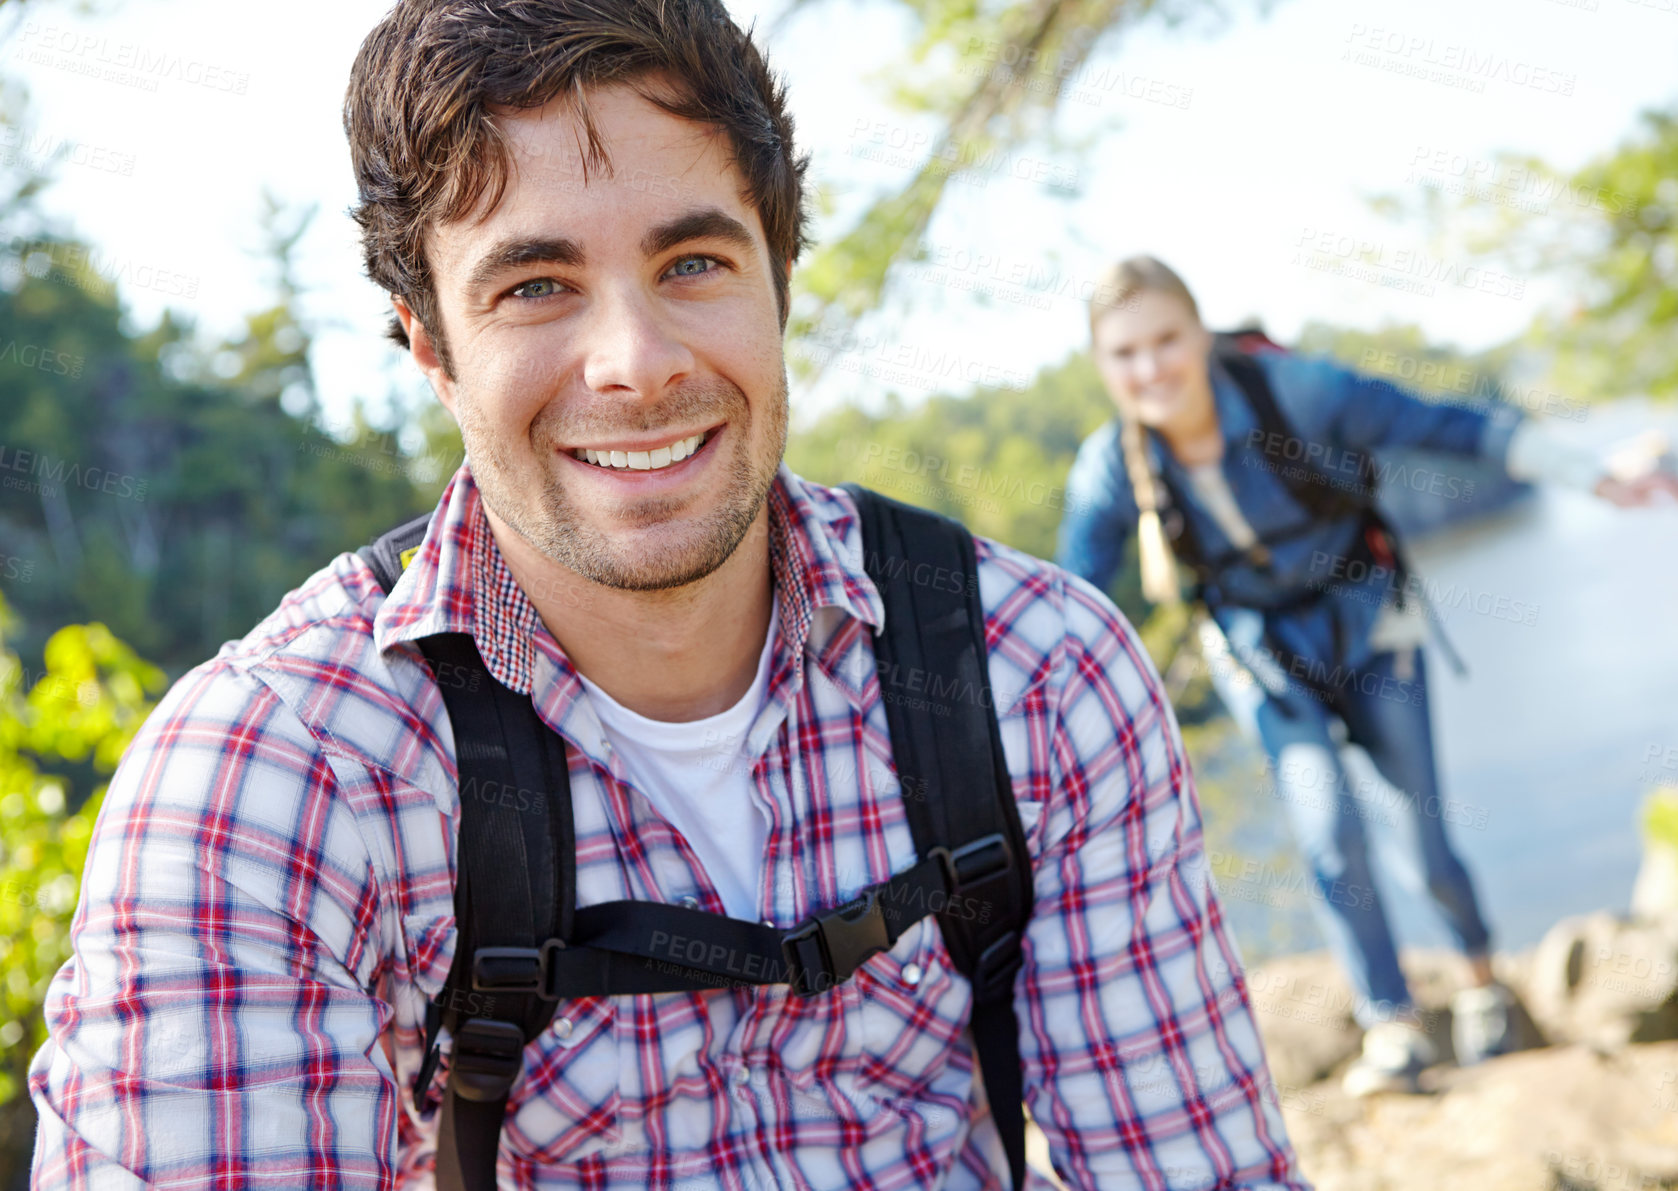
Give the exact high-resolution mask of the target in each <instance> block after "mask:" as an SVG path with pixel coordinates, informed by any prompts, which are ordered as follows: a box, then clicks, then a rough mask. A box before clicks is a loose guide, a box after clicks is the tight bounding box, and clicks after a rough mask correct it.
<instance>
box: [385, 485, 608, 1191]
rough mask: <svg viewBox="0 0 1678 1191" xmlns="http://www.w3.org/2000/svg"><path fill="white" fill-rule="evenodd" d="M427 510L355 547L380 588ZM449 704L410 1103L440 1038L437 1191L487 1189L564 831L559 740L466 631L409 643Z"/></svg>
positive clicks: (570, 868) (571, 869)
mask: <svg viewBox="0 0 1678 1191" xmlns="http://www.w3.org/2000/svg"><path fill="white" fill-rule="evenodd" d="M429 522H430V514H426V515H425V516H422V517H417V518H415V519H414V520H412V521H410V522H408V523H406V524H404V525H401V526H398V527H397V528H395V529H393V530H391V531H389V532H388V533H385V534H383V535H382V536H381V537H380V538H379V539H378V540H377V541H375V542H373V543H372V544H371V545H369V546H366V547H363V548H362V549H361V550H360V551H359V552H358V553H359V554H360V555H361V557H362V558H363V559H364V560H365V561H366V562H367V564H368V565H369V566H370V567H371V568H372V570H373V573H374V575H375V576H376V577H377V578H378V580H379V584H380V586H381V587H383V588H384V590H385V591H386V593H387V594H388V593H389V591H390V590H391V588H393V587H394V586H395V585H396V580H397V579H398V578H399V577H400V576H401V573H402V570H403V569H404V568H405V567H406V565H407V563H408V561H409V559H410V558H412V557H413V553H414V551H415V550H416V549H417V548H418V546H419V544H420V542H421V541H422V540H423V538H424V536H425V530H426V527H427V525H428V524H429ZM419 646H420V649H421V651H422V653H423V654H424V655H425V659H426V663H427V665H428V666H429V668H430V670H431V673H432V676H433V677H434V678H435V679H436V681H437V687H438V690H439V692H440V693H441V694H442V696H443V703H444V706H445V707H446V708H447V710H448V717H449V723H450V726H451V728H452V729H453V734H454V740H455V758H456V768H457V770H458V774H459V788H460V830H459V835H458V843H457V851H458V854H457V856H456V863H455V872H456V880H455V895H454V903H455V920H456V940H455V954H454V961H453V963H452V965H451V966H450V968H449V974H448V977H447V979H446V981H445V982H444V986H443V991H442V993H441V994H440V995H439V996H438V997H437V999H436V1000H435V1001H432V1002H430V1003H429V1004H428V1005H427V1006H426V1039H425V1058H424V1061H423V1063H422V1064H421V1068H420V1073H419V1077H418V1079H417V1080H416V1081H415V1089H414V1092H415V1099H416V1102H418V1101H420V1100H421V1099H422V1098H423V1097H424V1096H425V1094H426V1091H427V1089H428V1087H429V1085H430V1083H431V1077H432V1073H433V1072H434V1071H435V1070H436V1066H437V1062H438V1059H439V1048H438V1044H437V1037H438V1033H439V1030H440V1027H441V1026H443V1025H445V1024H446V1025H447V1026H448V1027H449V1032H450V1034H451V1036H452V1038H453V1050H452V1052H451V1056H450V1071H449V1084H448V1089H447V1091H446V1092H445V1094H444V1099H443V1107H442V1113H441V1120H440V1123H439V1126H438V1138H437V1175H436V1179H437V1186H438V1187H439V1188H440V1189H442V1191H495V1186H496V1183H495V1159H496V1153H497V1151H498V1150H499V1148H500V1142H501V1126H502V1122H503V1120H504V1118H505V1116H506V1110H507V1096H508V1093H509V1092H510V1091H511V1089H512V1085H513V1082H514V1080H516V1079H517V1078H518V1075H519V1073H520V1072H521V1071H522V1070H523V1066H524V1047H525V1045H526V1044H527V1043H528V1042H529V1041H530V1040H531V1039H532V1038H534V1037H536V1035H538V1034H540V1033H541V1032H542V1031H543V1030H544V1029H546V1028H547V1024H548V1022H549V1021H550V1020H551V1019H552V1017H553V1013H554V1009H555V1003H554V1001H553V1000H552V999H550V998H548V997H546V996H544V995H541V992H540V991H539V989H540V985H539V982H538V972H537V966H538V965H537V963H536V962H535V960H534V958H533V957H536V956H538V955H540V954H541V950H540V948H541V946H542V945H543V944H545V943H547V942H548V941H549V940H550V939H565V938H568V937H569V936H570V933H571V930H572V924H573V917H574V910H575V907H576V840H575V834H574V827H573V824H572V816H571V787H570V777H569V771H568V767H567V761H566V755H565V743H564V741H563V740H561V739H560V737H559V736H558V735H557V734H556V733H554V732H552V731H549V730H548V729H547V726H546V725H545V724H543V723H542V722H541V719H540V717H539V716H538V715H537V714H536V710H535V708H534V706H533V705H532V704H531V702H530V699H529V697H528V696H525V695H520V694H518V693H517V692H515V691H512V690H510V689H508V688H507V687H505V686H503V685H502V684H501V683H500V682H498V681H497V680H496V679H495V677H494V675H492V674H491V673H490V672H489V668H488V667H487V666H485V665H484V661H483V658H482V657H481V656H480V655H479V653H478V647H477V644H476V643H475V642H474V641H473V640H472V638H471V637H470V636H469V635H467V634H465V633H439V634H437V635H435V636H432V637H426V638H424V639H422V640H421V641H420V642H419Z"/></svg>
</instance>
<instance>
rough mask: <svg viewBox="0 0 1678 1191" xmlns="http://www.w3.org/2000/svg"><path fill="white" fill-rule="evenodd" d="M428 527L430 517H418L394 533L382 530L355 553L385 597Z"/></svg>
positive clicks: (397, 528)
mask: <svg viewBox="0 0 1678 1191" xmlns="http://www.w3.org/2000/svg"><path fill="white" fill-rule="evenodd" d="M430 524H431V514H430V513H421V514H420V515H419V516H418V517H415V518H414V519H413V520H412V521H404V522H403V523H402V524H401V525H398V526H397V527H396V528H395V529H388V530H386V531H385V532H384V533H382V534H380V535H379V536H378V537H377V538H375V539H374V540H373V541H371V542H369V543H368V544H367V545H365V546H363V547H362V548H361V549H359V550H357V551H356V553H357V554H358V555H360V556H361V561H363V562H365V563H366V564H367V565H368V566H369V567H371V568H372V569H373V575H374V577H375V578H376V579H378V581H379V586H380V587H382V588H384V592H385V594H386V595H389V594H390V589H391V588H393V587H395V586H396V581H397V580H398V579H400V578H401V577H402V572H403V571H404V570H405V569H407V566H408V560H409V559H410V558H412V557H413V556H414V551H416V550H418V549H419V544H420V543H421V542H422V541H424V540H425V530H426V526H428V525H430Z"/></svg>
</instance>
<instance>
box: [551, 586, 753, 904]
mask: <svg viewBox="0 0 1678 1191" xmlns="http://www.w3.org/2000/svg"><path fill="white" fill-rule="evenodd" d="M779 625H780V610H779V608H778V607H775V606H774V605H771V612H770V615H769V632H768V635H767V636H765V637H764V639H763V652H762V654H761V655H759V657H758V659H757V676H756V677H755V678H753V679H752V685H751V688H750V689H749V690H747V691H746V693H745V694H744V695H743V696H741V698H740V701H739V702H738V703H736V704H735V705H734V706H733V707H730V708H729V709H728V710H727V711H722V712H718V713H717V714H716V715H713V716H707V717H706V718H705V719H702V720H690V721H688V722H686V723H681V724H672V723H668V722H666V721H664V720H650V719H648V718H647V717H646V716H644V715H638V714H636V713H635V712H633V711H631V710H629V708H627V707H625V706H624V705H623V704H621V703H619V702H618V701H617V700H615V699H613V698H612V697H611V696H610V695H608V694H607V693H606V692H605V691H603V690H601V689H600V688H599V687H597V686H595V685H594V683H592V682H590V681H589V680H588V679H586V678H583V676H582V675H581V674H579V675H578V676H577V677H578V678H579V679H580V680H581V681H582V684H583V689H584V690H586V691H587V692H588V697H589V700H590V702H591V703H592V704H593V706H594V714H595V715H596V716H597V717H598V718H599V720H600V726H601V728H603V729H604V730H605V732H606V738H607V740H609V741H610V742H611V744H612V748H613V750H614V751H615V752H616V753H617V755H618V758H619V760H621V761H622V762H623V765H624V768H625V769H626V770H627V771H628V773H629V779H630V781H631V782H632V783H634V785H635V788H636V789H637V790H639V791H640V792H641V793H642V794H644V795H646V797H647V799H648V801H650V802H651V803H652V804H653V806H655V807H657V808H658V812H659V814H661V815H663V816H664V817H665V818H666V819H667V820H669V821H670V823H671V825H672V826H674V827H675V828H676V830H677V831H679V832H681V833H682V838H683V839H685V840H687V842H688V846H689V847H691V848H692V849H693V851H694V854H695V855H696V856H698V857H699V864H700V867H701V868H703V869H704V870H705V875H706V876H708V877H710V878H711V883H712V884H713V885H715V886H716V887H717V893H718V894H719V895H720V896H721V897H722V904H723V908H724V909H725V910H726V911H727V912H728V915H729V916H730V917H731V918H743V919H746V920H747V921H756V920H757V917H758V912H757V905H758V886H759V885H760V884H761V883H762V879H763V858H764V848H765V845H766V844H767V843H768V840H769V820H768V818H767V817H766V813H765V812H764V811H763V810H761V809H760V808H759V807H758V805H757V801H756V799H755V798H754V797H753V793H752V765H751V759H750V758H749V757H747V756H746V755H745V752H744V747H745V743H746V735H747V733H748V732H750V731H751V727H752V724H753V723H754V722H756V720H757V713H758V712H759V710H761V709H762V707H763V701H764V697H765V696H766V695H767V694H768V692H769V667H770V661H771V659H772V658H773V657H774V656H775V634H776V632H777V631H778V630H779Z"/></svg>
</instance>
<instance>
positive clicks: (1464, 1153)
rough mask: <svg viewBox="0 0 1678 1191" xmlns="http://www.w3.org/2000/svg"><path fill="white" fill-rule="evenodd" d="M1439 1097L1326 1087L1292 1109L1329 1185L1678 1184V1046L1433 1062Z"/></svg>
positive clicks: (1517, 1188)
mask: <svg viewBox="0 0 1678 1191" xmlns="http://www.w3.org/2000/svg"><path fill="white" fill-rule="evenodd" d="M1427 1079H1428V1082H1429V1083H1430V1084H1431V1086H1432V1087H1433V1089H1434V1092H1433V1094H1431V1095H1421V1096H1399V1095H1385V1096H1373V1097H1370V1098H1368V1099H1366V1100H1352V1099H1349V1098H1348V1097H1346V1096H1345V1095H1343V1094H1342V1093H1341V1092H1340V1090H1339V1088H1338V1086H1337V1085H1336V1084H1334V1083H1332V1082H1325V1083H1323V1084H1320V1085H1318V1086H1316V1087H1313V1088H1309V1089H1306V1090H1304V1091H1303V1092H1302V1093H1300V1094H1297V1095H1294V1096H1291V1097H1290V1096H1286V1095H1284V1096H1283V1097H1282V1100H1281V1106H1282V1115H1283V1117H1284V1118H1285V1120H1286V1121H1287V1126H1288V1133H1289V1136H1290V1137H1291V1138H1292V1140H1293V1143H1294V1147H1295V1150H1296V1151H1297V1152H1298V1154H1299V1156H1300V1163H1301V1166H1302V1167H1303V1168H1304V1172H1305V1175H1306V1176H1307V1177H1308V1178H1309V1179H1310V1180H1311V1181H1312V1183H1313V1184H1314V1185H1315V1187H1316V1188H1317V1191H1412V1189H1414V1191H1437V1189H1439V1188H1449V1189H1452V1191H1456V1189H1458V1188H1461V1189H1463V1191H1644V1189H1647V1191H1655V1189H1657V1188H1669V1187H1674V1186H1678V1043H1675V1042H1664V1043H1657V1044H1647V1045H1634V1046H1629V1047H1627V1048H1626V1049H1624V1050H1622V1051H1620V1052H1619V1053H1617V1054H1615V1055H1612V1056H1605V1055H1602V1054H1600V1053H1598V1052H1596V1051H1593V1050H1591V1049H1589V1048H1586V1047H1582V1046H1570V1047H1559V1048H1558V1047H1550V1048H1546V1049H1543V1050H1533V1051H1526V1052H1524V1053H1521V1054H1515V1055H1508V1056H1505V1057H1503V1058H1498V1059H1492V1060H1489V1061H1488V1062H1486V1063H1482V1064H1480V1065H1479V1066H1476V1067H1468V1068H1452V1067H1435V1068H1433V1069H1431V1070H1430V1071H1429V1072H1428V1073H1427Z"/></svg>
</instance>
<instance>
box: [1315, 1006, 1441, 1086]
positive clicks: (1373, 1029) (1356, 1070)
mask: <svg viewBox="0 0 1678 1191" xmlns="http://www.w3.org/2000/svg"><path fill="white" fill-rule="evenodd" d="M1438 1057H1439V1055H1438V1053H1437V1052H1436V1051H1435V1050H1434V1049H1433V1043H1431V1042H1429V1041H1428V1037H1427V1035H1426V1034H1424V1033H1422V1032H1421V1031H1420V1030H1418V1029H1415V1028H1413V1027H1411V1026H1407V1025H1404V1024H1403V1023H1402V1022H1396V1021H1383V1022H1378V1023H1376V1024H1375V1025H1373V1026H1370V1027H1369V1029H1367V1030H1365V1031H1364V1035H1363V1053H1362V1054H1361V1055H1359V1056H1358V1057H1357V1059H1355V1060H1354V1061H1353V1063H1352V1065H1351V1066H1350V1067H1348V1068H1347V1069H1346V1075H1345V1077H1344V1078H1343V1079H1342V1080H1341V1085H1340V1086H1341V1087H1343V1088H1344V1089H1345V1090H1346V1094H1347V1095H1348V1096H1369V1095H1372V1094H1373V1093H1375V1092H1418V1091H1420V1090H1421V1085H1420V1084H1419V1083H1418V1081H1417V1078H1416V1077H1417V1076H1419V1075H1420V1074H1421V1073H1422V1070H1423V1069H1424V1068H1426V1067H1428V1066H1431V1065H1432V1064H1433V1063H1434V1062H1435V1061H1436V1060H1437V1059H1438Z"/></svg>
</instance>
